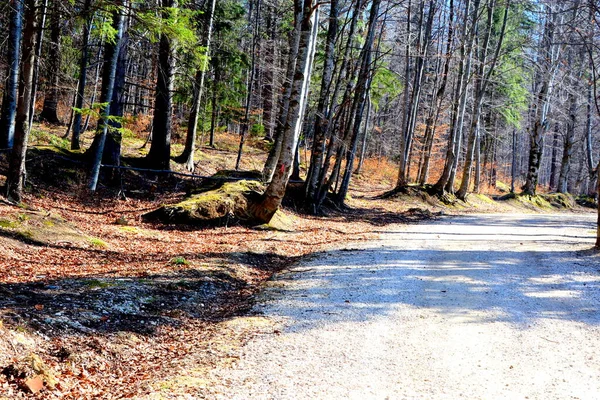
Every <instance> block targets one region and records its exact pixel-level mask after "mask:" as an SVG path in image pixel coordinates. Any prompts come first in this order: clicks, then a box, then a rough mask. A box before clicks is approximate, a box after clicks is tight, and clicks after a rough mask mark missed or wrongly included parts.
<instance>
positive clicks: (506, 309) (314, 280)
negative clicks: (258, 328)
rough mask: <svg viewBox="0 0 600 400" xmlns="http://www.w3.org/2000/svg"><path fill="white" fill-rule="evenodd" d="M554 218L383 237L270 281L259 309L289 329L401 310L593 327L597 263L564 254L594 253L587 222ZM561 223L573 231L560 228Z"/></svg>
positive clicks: (597, 320) (598, 307)
mask: <svg viewBox="0 0 600 400" xmlns="http://www.w3.org/2000/svg"><path fill="white" fill-rule="evenodd" d="M479 218H483V220H482V221H479ZM495 218H497V216H496V217H495ZM539 218H541V220H542V222H541V224H542V225H543V226H544V227H549V228H557V229H556V234H552V233H542V234H538V233H536V231H535V230H528V228H527V227H539V226H540V221H539ZM560 218H561V217H557V216H549V217H545V216H539V215H536V216H532V217H531V218H529V217H523V218H522V221H523V223H522V224H521V223H519V224H517V226H518V228H517V229H515V231H514V232H513V234H512V235H510V234H508V233H506V232H505V233H502V232H500V231H498V227H500V226H504V225H506V226H514V221H513V223H512V225H511V223H510V222H507V221H500V220H494V216H489V217H488V216H484V217H474V216H473V217H470V216H467V217H460V218H457V219H452V220H448V221H445V223H446V224H453V225H455V224H456V225H462V224H464V225H467V224H469V225H472V226H476V227H477V226H478V225H482V226H483V225H485V226H486V227H487V228H486V230H484V231H482V232H479V233H471V234H469V233H463V232H461V230H460V228H458V229H455V231H454V232H448V231H444V229H440V228H439V224H432V225H431V229H428V228H424V229H423V230H420V231H419V230H415V229H414V228H411V227H408V229H405V227H401V228H399V229H398V230H397V231H395V232H392V233H390V232H388V234H389V236H387V238H388V239H392V238H393V237H394V236H395V234H399V235H401V236H399V237H398V238H397V239H394V240H389V241H385V242H379V243H375V245H376V246H370V247H364V248H357V249H350V251H348V250H345V251H334V252H329V253H324V254H321V255H319V256H318V257H316V258H315V259H313V260H312V261H310V262H308V263H306V264H303V265H302V266H301V267H298V268H296V269H294V270H292V271H290V272H287V273H284V274H280V275H278V276H276V280H275V281H274V283H273V285H271V288H270V289H269V290H267V291H266V292H265V294H264V295H263V303H261V304H262V305H261V306H260V307H258V308H256V309H255V311H256V312H259V313H261V312H266V313H267V314H268V315H269V316H275V317H278V318H282V319H283V320H285V321H287V322H288V323H289V329H290V330H292V331H298V330H310V329H313V328H317V327H322V326H324V325H328V324H335V323H338V322H340V323H342V322H357V323H360V322H365V321H370V320H374V319H378V318H399V317H398V315H399V313H401V310H403V309H406V308H409V309H423V310H427V312H428V313H429V312H433V313H434V314H438V315H440V316H443V317H447V318H460V320H461V321H463V322H466V323H486V322H502V323H509V324H512V325H515V326H517V327H518V328H522V329H526V328H527V327H528V326H530V325H531V324H535V323H536V322H537V321H539V320H542V319H544V320H565V321H574V322H577V323H582V324H588V325H593V326H598V325H600V259H599V258H598V257H597V254H596V253H595V252H591V251H589V250H579V251H567V250H565V249H568V248H569V247H567V246H571V245H574V244H578V245H579V247H580V248H581V244H582V243H588V242H589V243H590V245H591V244H592V243H593V239H594V237H593V236H587V235H582V234H581V233H583V232H582V230H583V229H588V228H590V227H591V226H593V223H592V222H591V221H587V220H584V221H575V220H573V219H570V220H569V221H565V223H563V224H562V225H561V220H560ZM536 220H537V223H536ZM567 225H568V228H576V230H572V229H569V230H568V231H562V230H560V229H558V227H561V228H565V227H567ZM546 232H547V231H546ZM440 235H445V236H444V237H442V238H440ZM480 235H481V237H479V236H480ZM476 236H477V237H476ZM503 236H504V237H503ZM435 240H438V243H437V244H432V243H433V241H435ZM450 242H454V243H450ZM457 242H459V243H457ZM460 242H463V243H465V244H464V246H463V245H461V244H460ZM500 243H503V246H499V244H500ZM532 245H534V246H532Z"/></svg>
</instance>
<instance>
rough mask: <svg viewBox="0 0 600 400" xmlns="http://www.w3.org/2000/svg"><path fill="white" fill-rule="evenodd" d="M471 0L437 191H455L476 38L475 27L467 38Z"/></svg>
mask: <svg viewBox="0 0 600 400" xmlns="http://www.w3.org/2000/svg"><path fill="white" fill-rule="evenodd" d="M470 6H471V1H470V0H466V1H465V5H464V8H465V16H464V19H463V23H462V26H461V39H462V42H461V46H460V60H459V64H458V68H459V69H458V77H457V79H456V87H455V91H454V99H453V103H452V114H451V123H450V135H449V136H448V147H447V149H446V159H445V162H444V170H443V171H442V175H441V176H440V178H439V179H438V181H437V182H436V183H435V185H434V186H433V188H434V190H435V191H436V192H439V193H441V192H443V191H445V190H448V191H451V192H452V191H453V178H452V177H453V176H454V174H455V172H456V165H457V162H458V151H459V150H460V142H461V136H462V123H463V118H464V111H465V106H466V96H467V87H468V85H469V82H468V77H469V75H470V72H471V71H470V70H471V51H472V48H473V41H474V39H475V29H474V27H473V29H472V31H471V34H470V35H469V38H467V32H468V30H467V28H468V25H469V17H468V15H469V13H470V9H471V7H470ZM474 8H475V12H474V14H475V15H477V11H478V9H479V2H478V1H477V0H476V4H475V7H474Z"/></svg>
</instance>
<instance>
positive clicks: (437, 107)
mask: <svg viewBox="0 0 600 400" xmlns="http://www.w3.org/2000/svg"><path fill="white" fill-rule="evenodd" d="M447 23H448V37H447V39H446V50H445V54H444V59H445V60H444V69H443V72H442V82H441V83H440V87H439V89H438V90H437V92H436V94H435V101H434V102H433V104H434V110H432V113H431V115H432V116H434V117H433V118H430V119H429V121H427V126H426V130H428V131H429V132H428V134H426V136H425V137H426V143H425V150H424V158H423V167H422V169H421V175H420V176H419V183H420V184H421V185H425V184H426V183H427V178H428V177H429V165H430V162H431V152H432V150H433V142H434V140H435V131H436V126H437V123H438V121H439V117H440V111H441V109H442V101H443V100H444V94H445V93H446V87H447V86H448V75H449V70H450V60H451V58H452V54H453V51H452V42H453V40H454V0H450V4H449V16H448V22H447Z"/></svg>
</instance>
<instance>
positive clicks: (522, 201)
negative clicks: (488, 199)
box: [497, 193, 575, 211]
mask: <svg viewBox="0 0 600 400" xmlns="http://www.w3.org/2000/svg"><path fill="white" fill-rule="evenodd" d="M497 200H500V201H508V202H515V203H516V204H517V205H520V206H524V207H525V208H527V209H529V210H533V211H544V210H552V209H570V208H573V207H574V206H575V200H574V199H573V196H571V195H570V194H565V193H548V194H538V195H535V196H531V195H528V194H516V193H509V194H506V195H504V196H501V197H499V198H498V199H497Z"/></svg>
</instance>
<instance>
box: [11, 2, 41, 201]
mask: <svg viewBox="0 0 600 400" xmlns="http://www.w3.org/2000/svg"><path fill="white" fill-rule="evenodd" d="M37 5H38V2H37V0H26V1H24V9H25V28H24V29H23V39H22V49H23V51H22V53H23V54H22V62H21V74H20V75H21V81H20V84H19V100H18V105H17V115H16V117H15V135H14V143H13V147H12V152H11V153H10V158H9V165H8V174H7V177H6V196H7V197H8V198H9V199H10V200H12V201H14V202H17V203H18V202H20V201H21V198H22V196H23V183H24V181H25V174H26V172H25V156H26V154H27V141H28V139H29V105H30V101H31V90H32V86H33V72H34V64H35V42H36V32H37V24H38V15H37Z"/></svg>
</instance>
